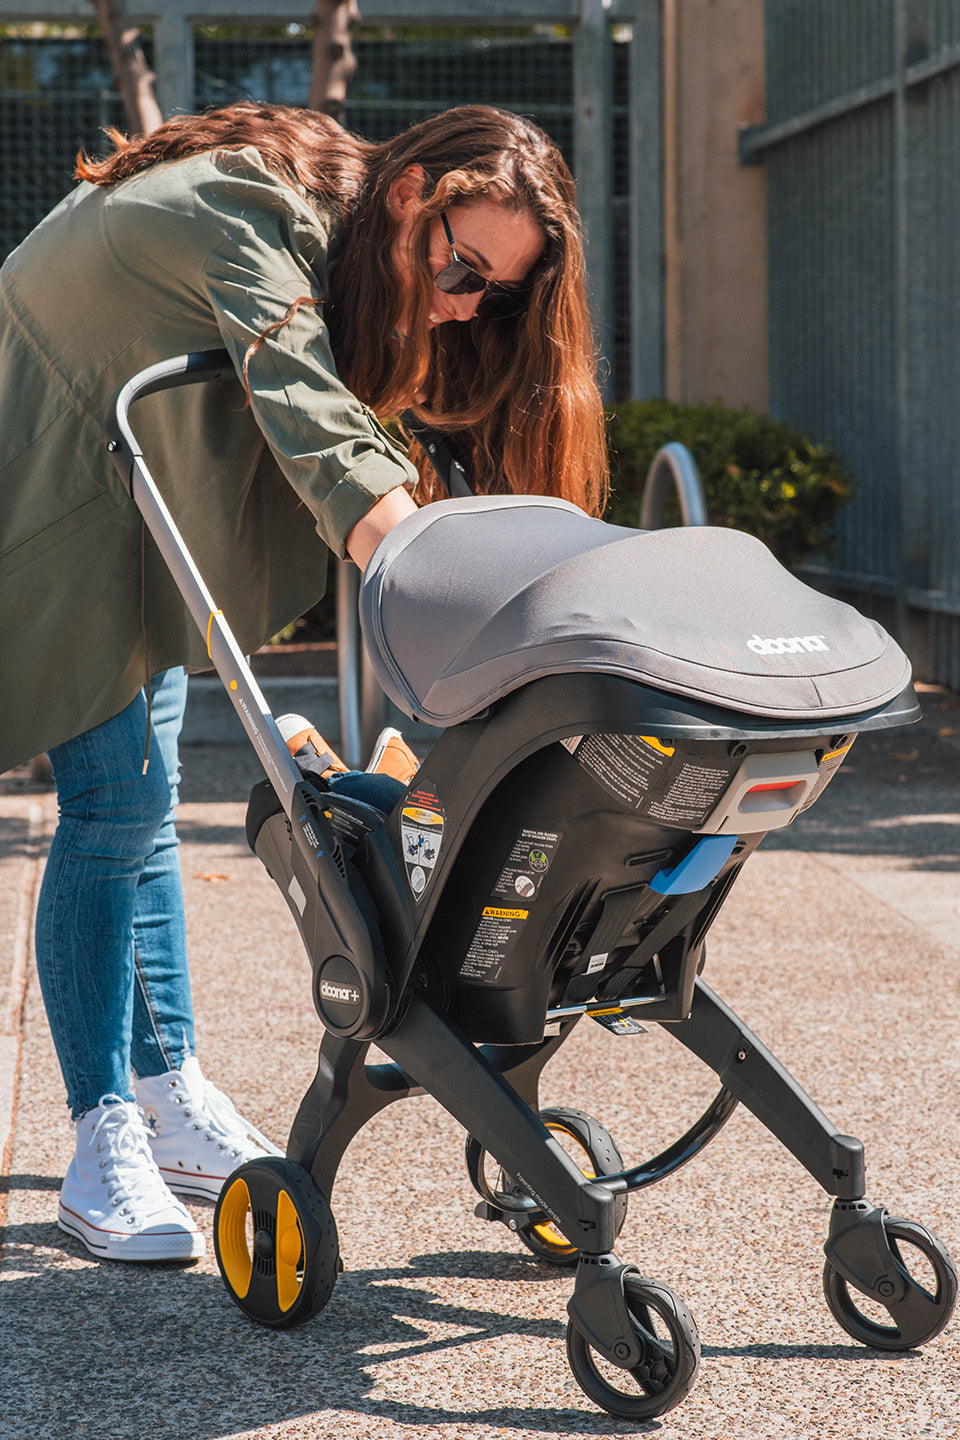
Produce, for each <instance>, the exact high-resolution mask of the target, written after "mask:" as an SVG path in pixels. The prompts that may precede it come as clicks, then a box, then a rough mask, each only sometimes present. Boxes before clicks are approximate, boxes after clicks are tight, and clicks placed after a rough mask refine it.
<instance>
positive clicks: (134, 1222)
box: [57, 1095, 206, 1261]
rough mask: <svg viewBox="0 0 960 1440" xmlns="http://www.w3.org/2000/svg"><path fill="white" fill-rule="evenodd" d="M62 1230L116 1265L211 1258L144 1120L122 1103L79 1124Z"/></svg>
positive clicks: (109, 1101) (104, 1101)
mask: <svg viewBox="0 0 960 1440" xmlns="http://www.w3.org/2000/svg"><path fill="white" fill-rule="evenodd" d="M57 1224H58V1225H59V1226H60V1229H61V1230H66V1232H67V1233H68V1234H69V1235H75V1236H76V1237H77V1239H78V1240H82V1241H83V1243H84V1245H86V1247H87V1249H88V1250H89V1251H90V1252H91V1253H92V1254H94V1255H102V1256H104V1257H105V1258H106V1259H108V1260H141V1261H142V1260H197V1259H199V1258H200V1256H201V1255H203V1254H204V1253H205V1250H206V1244H205V1242H204V1238H203V1236H202V1235H201V1234H200V1232H199V1230H198V1229H197V1227H196V1225H195V1224H194V1223H193V1220H192V1219H191V1217H190V1216H189V1215H188V1214H187V1211H186V1210H185V1209H184V1208H183V1206H182V1205H181V1204H180V1201H179V1200H177V1199H176V1198H175V1197H174V1196H173V1195H171V1193H170V1191H169V1189H168V1188H167V1186H166V1184H165V1183H164V1180H163V1178H162V1177H161V1175H160V1171H159V1170H158V1169H157V1165H156V1161H155V1160H154V1158H153V1155H152V1153H151V1151H150V1145H149V1142H148V1140H147V1131H146V1127H145V1126H144V1123H143V1116H142V1115H141V1114H140V1111H139V1110H138V1109H137V1107H136V1105H134V1104H133V1103H132V1101H129V1100H121V1099H120V1098H119V1096H116V1095H104V1096H103V1097H102V1098H101V1100H100V1104H99V1105H97V1106H96V1107H95V1108H94V1109H93V1110H88V1111H87V1113H86V1115H83V1116H81V1118H80V1119H79V1120H78V1121H77V1149H76V1154H75V1155H74V1157H73V1159H72V1160H71V1161H70V1164H69V1166H68V1167H67V1173H66V1175H65V1177H64V1181H63V1186H62V1188H61V1191H60V1206H59V1210H58V1213H57Z"/></svg>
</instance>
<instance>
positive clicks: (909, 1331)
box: [823, 1217, 957, 1350]
mask: <svg viewBox="0 0 960 1440" xmlns="http://www.w3.org/2000/svg"><path fill="white" fill-rule="evenodd" d="M883 1226H884V1229H885V1231H886V1233H887V1239H888V1240H889V1242H890V1249H891V1250H892V1251H893V1253H894V1255H895V1256H896V1259H897V1261H898V1262H899V1266H900V1271H901V1278H902V1279H903V1280H904V1281H905V1283H906V1287H907V1290H906V1294H905V1296H904V1297H903V1299H902V1300H900V1301H899V1302H896V1301H893V1300H891V1302H890V1304H889V1305H887V1304H885V1303H884V1302H883V1301H877V1302H876V1303H873V1302H871V1301H870V1300H868V1299H867V1297H866V1296H864V1295H861V1294H860V1293H859V1292H858V1291H855V1290H853V1289H852V1288H851V1286H850V1285H848V1284H847V1281H846V1280H845V1279H844V1278H843V1276H842V1275H840V1274H839V1272H838V1271H836V1270H835V1269H834V1268H833V1266H832V1265H831V1264H830V1262H829V1260H828V1261H827V1263H826V1264H825V1265H824V1267H823V1293H824V1296H825V1298H826V1302H827V1304H828V1306H829V1307H830V1310H831V1313H832V1314H833V1317H834V1319H835V1320H836V1321H837V1323H838V1324H839V1325H840V1326H841V1328H842V1329H844V1330H846V1332H847V1334H848V1335H852V1336H853V1338H854V1340H859V1341H860V1342H861V1343H862V1344H864V1345H871V1346H872V1347H873V1348H874V1349H875V1350H912V1349H914V1348H915V1347H916V1346H918V1345H925V1344H926V1342H927V1341H928V1340H932V1339H933V1338H934V1336H935V1335H939V1334H940V1331H941V1330H942V1329H943V1328H944V1326H945V1325H946V1324H947V1322H948V1321H949V1319H950V1316H951V1315H952V1314H953V1308H954V1306H955V1304H956V1301H957V1272H956V1270H955V1269H954V1265H953V1261H952V1260H951V1259H950V1256H949V1254H948V1253H947V1251H946V1250H945V1248H944V1246H943V1245H942V1244H941V1242H940V1241H939V1240H938V1239H937V1237H936V1235H934V1234H932V1232H931V1231H929V1230H927V1229H926V1227H925V1226H923V1225H918V1224H916V1222H915V1221H913V1220H894V1219H892V1218H889V1217H885V1218H884V1221H883ZM911 1251H912V1252H913V1253H912V1254H911ZM905 1252H906V1253H905ZM917 1252H919V1258H920V1262H921V1265H922V1266H923V1270H922V1272H921V1274H920V1275H916V1274H912V1273H911V1270H910V1267H909V1265H908V1263H907V1261H908V1259H910V1260H912V1261H915V1259H916V1258H917ZM868 1307H869V1308H868ZM871 1312H872V1313H871ZM884 1312H886V1315H887V1316H889V1318H890V1320H891V1321H892V1322H893V1323H892V1324H887V1323H886V1317H885V1316H884Z"/></svg>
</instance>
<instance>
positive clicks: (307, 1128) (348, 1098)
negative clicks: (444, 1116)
mask: <svg viewBox="0 0 960 1440" xmlns="http://www.w3.org/2000/svg"><path fill="white" fill-rule="evenodd" d="M369 1049H370V1046H369V1043H364V1042H362V1041H357V1040H347V1039H342V1038H341V1037H340V1036H338V1035H333V1034H331V1033H330V1032H329V1031H327V1032H326V1033H325V1034H324V1037H323V1041H322V1043H321V1045H320V1054H319V1057H318V1062H317V1073H316V1075H315V1076H314V1079H313V1083H312V1084H311V1086H310V1089H309V1090H308V1091H307V1093H306V1095H304V1097H303V1099H302V1100H301V1102H300V1108H299V1110H298V1111H297V1113H296V1116H295V1118H294V1121H293V1125H292V1126H291V1129H290V1139H289V1141H288V1142H287V1159H288V1160H293V1161H294V1162H295V1163H296V1164H298V1165H302V1166H303V1168H304V1169H305V1170H309V1172H310V1175H311V1177H312V1179H313V1183H314V1185H316V1187H317V1189H318V1190H320V1191H321V1192H322V1193H323V1194H324V1195H325V1196H326V1198H327V1200H329V1199H330V1195H331V1192H332V1190H333V1184H334V1181H335V1180H336V1176H337V1169H338V1167H339V1164H340V1161H341V1159H342V1158H343V1153H344V1151H345V1150H346V1148H347V1146H348V1145H349V1144H350V1141H351V1140H352V1139H353V1137H354V1136H355V1135H356V1134H357V1133H358V1132H359V1131H360V1130H361V1129H362V1128H363V1126H364V1125H365V1124H366V1123H367V1121H368V1120H371V1119H372V1118H373V1116H374V1115H376V1114H377V1113H378V1112H379V1111H380V1110H383V1109H384V1108H385V1107H386V1106H387V1105H390V1104H391V1103H392V1102H393V1101H394V1100H402V1099H404V1097H405V1096H407V1095H413V1094H419V1093H421V1092H420V1090H419V1087H418V1086H417V1085H415V1084H414V1082H413V1081H412V1080H411V1079H410V1077H409V1076H408V1075H405V1074H404V1073H403V1071H402V1070H400V1069H399V1068H398V1067H397V1066H396V1065H367V1064H366V1063H365V1059H366V1054H367V1051H368V1050H369Z"/></svg>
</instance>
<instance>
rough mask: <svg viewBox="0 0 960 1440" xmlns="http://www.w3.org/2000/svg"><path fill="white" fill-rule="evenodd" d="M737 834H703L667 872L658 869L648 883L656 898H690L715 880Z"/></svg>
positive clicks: (728, 856)
mask: <svg viewBox="0 0 960 1440" xmlns="http://www.w3.org/2000/svg"><path fill="white" fill-rule="evenodd" d="M738 838H739V837H738V836H736V835H704V837H703V839H702V840H699V841H698V842H697V844H696V845H694V847H693V849H692V850H691V851H690V854H689V855H685V856H684V857H683V859H682V860H681V861H680V863H679V865H674V866H673V867H672V869H670V870H660V871H659V872H658V873H657V874H656V875H654V877H653V879H652V880H651V881H650V889H651V890H655V891H656V893H657V894H658V895H691V894H692V893H693V892H694V891H695V890H703V889H705V887H706V886H707V885H709V884H710V881H711V880H715V879H716V877H717V876H718V875H719V874H720V871H721V870H722V869H723V867H724V865H726V863H727V861H728V860H729V859H730V856H731V855H732V854H733V847H734V845H736V843H737V840H738Z"/></svg>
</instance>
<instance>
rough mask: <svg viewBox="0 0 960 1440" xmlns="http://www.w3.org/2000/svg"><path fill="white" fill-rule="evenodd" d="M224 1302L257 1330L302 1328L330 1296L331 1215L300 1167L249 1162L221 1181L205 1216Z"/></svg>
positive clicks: (335, 1250) (334, 1246) (336, 1259)
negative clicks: (212, 1209) (209, 1215)
mask: <svg viewBox="0 0 960 1440" xmlns="http://www.w3.org/2000/svg"><path fill="white" fill-rule="evenodd" d="M213 1236H214V1248H215V1250H216V1255H217V1264H218V1265H219V1267H220V1274H221V1276H222V1277H223V1283H224V1285H226V1287H227V1290H228V1292H229V1294H230V1298H231V1299H232V1300H233V1301H234V1303H235V1304H236V1305H238V1306H239V1307H240V1309H241V1310H242V1311H243V1313H244V1314H245V1315H246V1316H248V1317H249V1318H250V1319H251V1320H256V1321H257V1323H258V1324H259V1325H268V1326H270V1327H271V1328H272V1329H274V1330H287V1329H291V1328H292V1327H293V1326H295V1325H302V1324H303V1323H304V1321H306V1320H309V1319H310V1318H311V1316H313V1315H316V1314H317V1312H318V1311H320V1310H322V1309H323V1307H324V1306H325V1305H326V1303H327V1301H328V1300H329V1299H330V1294H331V1292H332V1290H333V1287H334V1285H335V1283H336V1279H337V1275H338V1274H339V1273H340V1270H341V1269H342V1268H343V1267H342V1265H341V1263H340V1247H339V1242H338V1239H337V1227H336V1223H335V1222H334V1218H333V1213H332V1211H331V1209H330V1206H329V1205H328V1203H327V1201H326V1198H325V1197H324V1196H323V1195H322V1194H321V1193H320V1191H319V1190H318V1189H317V1188H316V1186H315V1185H314V1184H313V1181H312V1180H311V1179H310V1176H309V1174H308V1173H307V1171H306V1170H304V1169H303V1168H302V1167H301V1166H299V1165H296V1164H294V1163H293V1161H291V1160H285V1159H283V1158H282V1157H276V1158H274V1157H272V1156H271V1157H269V1158H267V1159H264V1160H251V1161H249V1162H248V1163H247V1164H246V1165H241V1166H240V1168H239V1169H238V1170H235V1171H234V1172H233V1174H232V1175H231V1176H230V1178H229V1179H228V1180H227V1182H226V1184H225V1185H224V1187H223V1190H222V1191H221V1193H220V1198H219V1200H218V1201H217V1208H216V1210H215V1212H214V1219H213Z"/></svg>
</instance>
